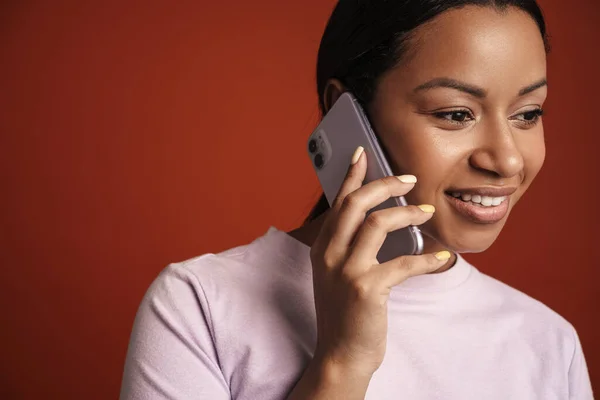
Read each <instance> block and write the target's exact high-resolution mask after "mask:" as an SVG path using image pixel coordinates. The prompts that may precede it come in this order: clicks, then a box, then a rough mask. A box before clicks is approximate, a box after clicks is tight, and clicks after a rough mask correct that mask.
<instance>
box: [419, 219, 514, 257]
mask: <svg viewBox="0 0 600 400" xmlns="http://www.w3.org/2000/svg"><path fill="white" fill-rule="evenodd" d="M503 226H504V224H502V226H494V227H492V226H485V225H483V226H481V227H479V229H476V228H472V227H471V228H468V227H462V229H461V228H458V227H457V229H451V230H430V229H427V227H425V226H424V227H423V229H422V230H421V232H422V233H423V240H424V253H429V252H434V251H440V250H449V251H452V252H454V253H481V252H483V251H485V250H487V249H488V248H490V246H491V245H492V244H494V242H495V241H496V239H497V238H498V236H499V235H500V232H501V231H502V227H503Z"/></svg>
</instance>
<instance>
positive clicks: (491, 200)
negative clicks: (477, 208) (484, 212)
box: [452, 192, 507, 207]
mask: <svg viewBox="0 0 600 400" xmlns="http://www.w3.org/2000/svg"><path fill="white" fill-rule="evenodd" d="M452 197H456V198H460V199H461V200H462V201H465V202H472V203H476V204H479V205H481V206H483V207H495V206H499V205H500V204H501V203H502V202H503V201H504V200H506V198H507V197H506V196H502V197H492V196H481V195H478V194H473V195H471V194H461V193H459V192H452Z"/></svg>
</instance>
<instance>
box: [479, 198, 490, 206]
mask: <svg viewBox="0 0 600 400" xmlns="http://www.w3.org/2000/svg"><path fill="white" fill-rule="evenodd" d="M481 205H482V206H486V207H489V206H491V205H492V198H491V197H489V196H482V197H481Z"/></svg>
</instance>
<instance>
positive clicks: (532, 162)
mask: <svg viewBox="0 0 600 400" xmlns="http://www.w3.org/2000/svg"><path fill="white" fill-rule="evenodd" d="M521 148H522V149H523V150H522V151H521V154H522V156H523V162H524V167H525V168H524V172H525V176H524V181H523V185H524V186H526V187H527V186H529V185H530V184H531V182H532V181H533V180H534V179H535V177H536V176H537V174H538V172H540V170H541V169H542V166H543V165H544V160H545V159H546V145H545V142H544V135H543V131H541V133H540V134H539V135H537V136H535V137H533V138H531V140H529V141H527V143H524V144H523V145H522V146H521Z"/></svg>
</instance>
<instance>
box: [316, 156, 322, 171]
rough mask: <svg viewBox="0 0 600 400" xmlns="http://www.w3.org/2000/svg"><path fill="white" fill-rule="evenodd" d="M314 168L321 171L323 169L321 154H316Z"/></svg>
mask: <svg viewBox="0 0 600 400" xmlns="http://www.w3.org/2000/svg"><path fill="white" fill-rule="evenodd" d="M315 167H317V168H319V169H321V168H322V167H323V155H322V154H321V153H318V154H317V155H316V156H315Z"/></svg>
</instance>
